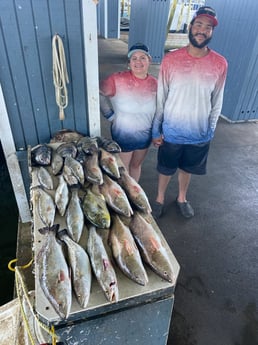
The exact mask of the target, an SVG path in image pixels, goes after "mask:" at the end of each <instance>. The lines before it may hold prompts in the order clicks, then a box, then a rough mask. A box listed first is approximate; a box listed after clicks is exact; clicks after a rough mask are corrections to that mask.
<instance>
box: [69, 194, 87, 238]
mask: <svg viewBox="0 0 258 345" xmlns="http://www.w3.org/2000/svg"><path fill="white" fill-rule="evenodd" d="M66 224H67V230H68V233H69V235H70V236H71V238H72V239H73V240H74V241H75V242H79V240H80V238H81V235H82V230H83V225H84V214H83V211H82V207H81V201H80V198H79V195H78V189H73V190H72V196H71V199H70V201H69V203H68V206H67V211H66Z"/></svg>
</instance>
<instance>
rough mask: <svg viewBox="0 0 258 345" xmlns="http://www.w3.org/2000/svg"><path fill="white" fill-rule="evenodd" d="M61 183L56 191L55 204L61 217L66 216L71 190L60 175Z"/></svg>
mask: <svg viewBox="0 0 258 345" xmlns="http://www.w3.org/2000/svg"><path fill="white" fill-rule="evenodd" d="M58 178H59V183H58V186H57V188H56V191H55V204H56V207H57V209H58V211H59V213H60V215H61V216H64V214H65V211H66V208H67V205H68V201H69V189H68V186H67V183H66V181H65V179H64V177H63V175H59V176H58Z"/></svg>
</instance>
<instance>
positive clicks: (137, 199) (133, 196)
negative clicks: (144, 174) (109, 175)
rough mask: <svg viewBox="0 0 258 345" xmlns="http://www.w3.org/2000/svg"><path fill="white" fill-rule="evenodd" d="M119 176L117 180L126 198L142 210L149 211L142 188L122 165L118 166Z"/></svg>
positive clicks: (148, 204)
mask: <svg viewBox="0 0 258 345" xmlns="http://www.w3.org/2000/svg"><path fill="white" fill-rule="evenodd" d="M119 171H120V176H121V177H120V178H119V179H118V180H117V182H118V183H119V184H120V185H121V186H122V187H123V188H124V190H125V192H126V194H127V196H128V199H129V200H130V201H131V202H132V203H133V204H134V205H135V206H136V207H137V208H138V209H139V210H140V211H142V212H145V213H151V206H150V203H149V200H148V197H147V195H146V193H145V192H144V190H143V188H142V187H141V186H140V185H139V183H138V182H136V181H135V179H134V178H133V177H131V176H130V175H129V173H128V172H127V170H126V169H125V168H124V167H120V168H119Z"/></svg>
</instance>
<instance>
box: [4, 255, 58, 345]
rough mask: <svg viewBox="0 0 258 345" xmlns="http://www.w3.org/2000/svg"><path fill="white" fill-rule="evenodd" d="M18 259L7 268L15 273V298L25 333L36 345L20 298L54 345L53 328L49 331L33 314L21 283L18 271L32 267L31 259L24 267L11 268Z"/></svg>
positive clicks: (24, 287)
mask: <svg viewBox="0 0 258 345" xmlns="http://www.w3.org/2000/svg"><path fill="white" fill-rule="evenodd" d="M17 260H18V259H13V260H11V261H10V262H9V263H8V268H9V270H11V271H14V272H15V286H16V292H17V296H18V300H19V305H20V309H21V314H22V318H23V321H24V325H25V329H26V331H27V334H28V336H29V339H30V342H31V344H32V345H36V343H35V341H34V340H33V336H32V333H31V330H30V327H29V321H28V318H27V315H26V312H25V310H24V307H23V303H22V302H23V301H22V297H24V298H25V301H26V302H27V304H28V306H29V309H30V311H31V314H32V315H33V317H34V319H35V320H36V322H37V323H38V325H39V326H40V327H41V328H42V329H44V330H45V331H46V332H47V333H48V334H49V335H50V336H51V338H52V345H56V340H57V339H58V336H57V335H56V334H55V328H54V326H53V325H52V326H51V329H49V328H48V327H47V326H45V325H44V324H43V323H42V322H41V321H40V320H39V319H38V317H37V315H36V314H35V312H34V308H33V306H32V305H31V301H30V299H29V295H28V291H27V288H26V286H25V283H24V281H23V277H22V274H21V272H20V269H25V268H28V267H30V266H31V265H32V263H33V259H31V260H30V262H29V263H28V264H26V265H23V266H16V267H14V268H13V267H12V265H13V263H15V262H17Z"/></svg>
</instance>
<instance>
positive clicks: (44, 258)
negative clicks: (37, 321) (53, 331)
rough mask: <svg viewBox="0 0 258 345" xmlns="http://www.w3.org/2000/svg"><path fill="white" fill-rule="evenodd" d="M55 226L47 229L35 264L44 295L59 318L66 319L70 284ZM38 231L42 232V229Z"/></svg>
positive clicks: (70, 294)
mask: <svg viewBox="0 0 258 345" xmlns="http://www.w3.org/2000/svg"><path fill="white" fill-rule="evenodd" d="M57 228H58V225H54V226H53V227H52V228H50V229H49V231H47V234H46V236H45V237H44V241H43V245H42V248H41V249H40V251H39V252H38V255H37V260H36V264H37V267H38V272H39V283H40V286H41V288H42V290H43V292H44V294H45V296H46V297H47V299H48V301H49V302H50V303H51V305H52V306H53V308H54V309H55V311H56V313H57V314H58V315H59V316H60V318H62V319H66V318H67V317H68V316H69V313H70V309H71V303H72V286H71V279H70V275H69V269H68V266H67V263H66V260H65V257H64V254H63V251H62V246H61V244H60V243H58V242H57V240H56V230H57ZM39 231H40V232H41V233H42V232H43V229H41V230H39ZM44 231H46V228H45V229H44Z"/></svg>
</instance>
